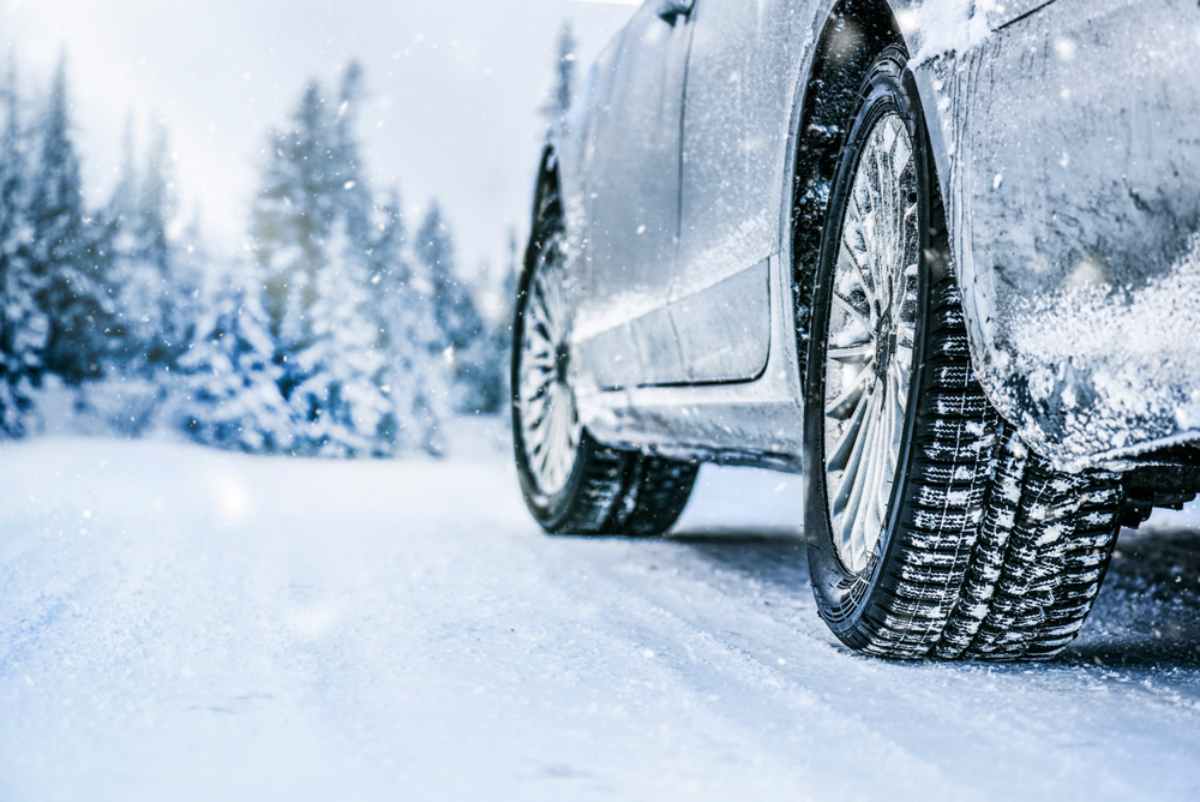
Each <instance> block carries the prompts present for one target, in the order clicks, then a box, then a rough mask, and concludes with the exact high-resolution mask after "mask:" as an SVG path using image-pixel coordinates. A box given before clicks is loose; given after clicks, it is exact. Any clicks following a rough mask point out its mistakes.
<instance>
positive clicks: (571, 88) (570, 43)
mask: <svg viewBox="0 0 1200 802" xmlns="http://www.w3.org/2000/svg"><path fill="white" fill-rule="evenodd" d="M578 47H579V42H578V40H577V39H576V38H575V29H574V28H573V27H572V26H571V21H570V20H564V21H563V24H562V27H561V28H560V29H559V32H558V40H557V43H556V48H555V54H554V79H553V83H552V84H551V88H550V95H549V97H547V98H546V102H545V103H544V104H543V105H542V116H543V117H544V118H545V119H546V130H547V134H548V135H549V134H552V133H554V132H555V131H556V130H557V129H558V127H559V126H561V125H563V123H564V121H565V120H566V116H567V112H568V111H569V110H570V108H571V101H572V99H573V97H574V94H575V66H576V56H575V51H576V50H577V49H578Z"/></svg>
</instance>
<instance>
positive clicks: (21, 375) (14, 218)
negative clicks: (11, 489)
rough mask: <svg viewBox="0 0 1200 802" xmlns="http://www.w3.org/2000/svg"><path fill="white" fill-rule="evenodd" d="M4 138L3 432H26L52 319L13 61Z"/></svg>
mask: <svg viewBox="0 0 1200 802" xmlns="http://www.w3.org/2000/svg"><path fill="white" fill-rule="evenodd" d="M3 104H4V111H5V119H4V128H3V138H2V139H0V437H23V436H24V435H26V434H28V433H29V431H30V429H31V428H33V426H34V425H35V417H36V410H35V409H34V401H33V389H34V387H35V386H37V385H39V384H40V383H41V377H42V371H43V367H44V366H43V361H42V359H43V349H44V348H45V345H46V335H47V331H48V322H47V320H46V316H45V314H44V313H43V312H42V310H41V309H40V307H39V305H38V303H37V293H38V282H37V281H36V280H35V276H34V271H33V265H32V260H31V255H32V254H31V246H32V244H33V228H32V225H31V222H30V218H29V201H30V196H29V181H28V178H29V176H28V172H27V171H28V160H27V158H26V146H27V139H26V132H25V130H24V129H23V128H22V125H21V114H20V109H21V98H20V92H19V87H18V81H17V69H16V62H15V60H11V61H10V63H9V69H8V74H7V77H6V80H5V84H4V87H3Z"/></svg>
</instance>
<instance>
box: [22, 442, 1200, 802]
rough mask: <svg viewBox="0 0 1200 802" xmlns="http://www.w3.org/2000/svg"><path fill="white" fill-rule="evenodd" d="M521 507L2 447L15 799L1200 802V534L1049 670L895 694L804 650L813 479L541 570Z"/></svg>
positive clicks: (397, 480)
mask: <svg viewBox="0 0 1200 802" xmlns="http://www.w3.org/2000/svg"><path fill="white" fill-rule="evenodd" d="M514 486H515V485H514V479H513V477H512V475H511V472H510V469H509V468H508V466H507V464H506V461H505V460H504V457H503V455H502V454H499V453H489V452H488V451H487V450H486V449H479V450H477V451H476V454H475V456H474V457H472V458H470V459H467V460H462V461H456V462H451V463H445V464H433V463H425V462H412V463H390V464H389V463H374V464H363V463H359V464H344V463H322V462H289V461H281V460H255V459H249V458H243V457H237V456H232V455H224V454H220V453H216V452H211V451H205V450H200V449H196V448H192V447H188V446H183V445H170V444H162V443H116V442H111V441H103V440H68V439H50V440H43V441H39V442H35V443H31V444H27V445H20V446H11V445H10V446H5V447H4V448H3V450H0V487H2V488H3V490H2V491H0V492H2V494H3V495H2V498H3V500H4V501H3V504H2V505H0V800H3V801H4V802H10V801H11V802H49V801H50V800H60V799H61V800H85V799H86V800H89V801H90V802H94V801H96V800H155V802H160V801H161V800H178V801H180V802H182V801H184V800H205V802H211V800H257V799H266V798H269V799H287V800H289V802H291V801H292V800H467V801H470V800H487V802H505V801H509V800H547V801H548V802H561V801H562V800H591V799H613V800H656V802H657V801H660V800H674V799H704V800H719V801H720V802H732V801H733V800H793V801H794V800H809V799H812V800H843V799H868V798H872V799H887V800H904V799H922V800H924V799H930V798H933V799H953V800H971V799H1018V798H1019V799H1026V800H1040V799H1046V800H1049V799H1054V800H1062V799H1089V800H1107V799H1112V800H1122V801H1124V800H1131V799H1180V800H1195V799H1198V798H1200V524H1193V525H1192V526H1193V529H1194V530H1195V533H1194V534H1193V533H1184V534H1176V533H1173V530H1174V529H1176V528H1183V529H1186V528H1187V526H1188V521H1189V520H1195V519H1190V518H1188V517H1187V516H1186V515H1185V516H1183V517H1178V516H1177V517H1175V518H1159V519H1156V522H1157V526H1156V529H1155V531H1154V532H1152V533H1150V534H1147V535H1139V536H1137V537H1136V538H1134V537H1130V538H1128V539H1126V540H1125V541H1124V542H1123V544H1122V550H1123V556H1122V557H1120V558H1119V559H1118V561H1117V563H1116V566H1115V568H1114V571H1113V573H1112V574H1111V575H1110V580H1109V583H1108V586H1107V589H1106V592H1105V593H1104V595H1103V597H1102V600H1101V602H1100V604H1099V607H1098V610H1097V613H1096V615H1095V616H1094V618H1093V620H1092V622H1091V624H1090V625H1089V626H1088V628H1087V629H1086V632H1085V635H1084V637H1083V638H1082V640H1081V641H1080V642H1079V643H1078V645H1077V646H1076V647H1074V648H1073V649H1072V650H1071V651H1070V653H1069V655H1068V656H1067V658H1066V659H1064V660H1062V661H1060V662H1056V663H1053V664H1049V665H1015V666H1002V667H996V666H980V665H966V666H961V665H932V664H922V665H899V664H885V663H882V662H879V661H876V660H870V659H864V658H860V657H857V656H855V655H853V654H850V653H849V652H847V651H846V650H845V649H843V648H842V647H840V646H839V645H837V644H836V643H835V642H834V641H833V640H832V638H831V636H830V635H829V634H828V633H827V631H826V630H825V628H824V627H823V625H822V624H821V622H820V621H819V620H818V619H817V616H816V612H815V609H814V603H813V601H812V598H811V591H810V589H809V587H808V576H807V570H806V567H805V555H804V545H803V543H802V542H801V541H800V540H799V539H798V538H797V537H796V536H795V533H794V532H792V531H790V530H789V529H788V527H787V526H786V523H787V521H788V520H794V515H795V509H794V508H795V504H796V502H795V491H796V485H795V482H794V481H793V480H790V479H788V478H786V477H783V478H781V477H776V476H771V475H766V474H758V473H751V472H742V473H735V472H728V471H726V472H716V471H713V472H709V473H707V474H706V475H705V476H704V477H703V478H702V485H701V487H700V491H699V492H700V495H699V497H698V498H697V501H696V503H695V504H694V506H693V509H691V510H689V513H688V515H687V518H686V520H685V521H684V523H683V525H682V534H680V535H679V536H676V537H674V538H673V539H670V540H666V541H633V540H625V539H608V540H584V539H572V538H562V539H548V538H544V537H542V536H540V535H539V534H538V533H537V532H536V531H535V529H534V527H533V526H532V524H531V523H530V521H529V519H528V518H527V517H526V515H525V513H524V511H523V509H522V507H521V504H520V500H519V497H518V496H517V493H516V491H515V490H514ZM781 522H782V524H783V525H782V526H781V525H780V524H781ZM1133 552H1138V556H1137V558H1136V559H1135V558H1134V556H1133Z"/></svg>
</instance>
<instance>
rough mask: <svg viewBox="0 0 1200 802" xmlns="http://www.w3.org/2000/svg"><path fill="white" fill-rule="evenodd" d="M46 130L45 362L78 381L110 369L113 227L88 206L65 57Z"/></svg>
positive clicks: (42, 222)
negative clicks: (92, 215) (107, 356)
mask: <svg viewBox="0 0 1200 802" xmlns="http://www.w3.org/2000/svg"><path fill="white" fill-rule="evenodd" d="M39 133H40V152H39V154H38V159H37V164H36V166H35V169H34V175H33V187H32V199H31V204H30V217H31V225H32V228H33V247H32V249H31V258H32V264H33V271H34V276H35V280H36V281H37V282H38V285H39V287H38V290H39V292H38V303H39V307H40V309H41V311H42V312H43V313H44V314H45V315H46V317H47V319H48V321H49V331H48V335H47V344H46V358H45V367H46V370H47V371H48V372H50V373H54V374H57V375H59V376H61V377H62V379H63V381H65V382H66V383H67V384H69V385H78V384H80V383H81V382H83V381H84V380H87V379H92V378H98V377H99V376H100V375H101V373H102V371H103V366H104V357H105V352H106V350H107V342H106V336H107V335H106V330H107V328H108V325H109V318H110V314H111V304H110V299H109V298H108V291H107V287H106V282H107V279H108V275H107V273H108V264H109V262H110V251H109V249H108V245H109V238H110V235H111V227H110V226H109V225H108V224H107V222H106V221H104V220H93V219H91V218H89V217H88V215H87V214H86V212H85V210H84V201H83V191H82V184H81V178H80V167H79V157H78V155H77V153H76V150H75V145H74V142H73V141H72V138H71V119H70V103H69V98H68V89H67V73H66V62H65V59H64V60H61V61H60V62H59V65H58V69H57V71H56V72H55V77H54V81H53V84H52V86H51V90H50V97H49V101H48V103H47V107H46V111H45V113H44V115H43V119H42V122H41V125H40V132H39Z"/></svg>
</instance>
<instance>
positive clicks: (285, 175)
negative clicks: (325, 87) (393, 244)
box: [251, 81, 345, 396]
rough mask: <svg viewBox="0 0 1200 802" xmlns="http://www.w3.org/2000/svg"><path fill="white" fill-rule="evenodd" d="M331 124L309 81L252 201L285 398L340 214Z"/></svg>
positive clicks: (273, 141)
mask: <svg viewBox="0 0 1200 802" xmlns="http://www.w3.org/2000/svg"><path fill="white" fill-rule="evenodd" d="M332 131H333V126H331V125H330V114H329V112H328V109H327V108H326V104H325V99H324V96H323V95H322V92H321V87H320V85H319V84H318V83H317V82H316V81H312V82H310V83H309V84H308V86H307V87H306V88H305V90H304V93H303V95H302V97H301V99H300V103H299V105H298V107H297V109H296V111H295V113H294V114H293V116H292V121H291V126H290V128H289V129H288V130H286V131H276V132H274V133H272V135H271V138H270V145H269V147H270V150H269V153H268V158H267V164H266V167H265V169H264V172H263V178H262V186H261V187H260V189H259V192H258V196H257V198H256V199H255V203H254V209H253V212H252V219H251V237H252V240H253V243H254V248H255V252H256V255H257V258H258V262H259V265H260V266H261V267H262V269H263V273H264V278H265V280H266V282H267V298H266V304H267V312H268V314H269V315H270V317H271V331H272V334H273V335H274V337H275V340H276V344H277V345H278V347H279V349H280V350H279V353H278V355H277V359H278V360H279V361H280V362H281V364H282V365H283V366H284V375H283V378H282V379H281V383H282V387H283V392H284V395H285V396H290V394H291V391H292V388H294V387H295V386H296V385H297V384H298V383H299V382H301V381H303V380H304V376H303V375H302V374H300V373H298V372H297V371H296V370H295V368H294V363H293V357H294V356H295V355H296V354H297V353H299V352H300V351H301V350H303V349H305V348H306V347H308V345H309V344H310V343H311V340H312V337H313V334H312V330H311V328H312V327H311V321H310V318H311V314H310V313H311V310H312V306H313V304H314V303H315V301H316V297H317V288H316V280H317V274H318V272H319V271H320V270H321V268H322V266H323V265H325V263H326V261H327V249H326V243H327V242H328V241H329V238H330V234H331V232H332V230H333V223H334V220H335V218H336V217H337V215H338V212H339V209H340V204H339V202H340V198H339V196H338V193H339V192H340V191H342V188H343V187H344V186H345V181H344V180H343V181H342V183H340V184H339V183H338V181H337V178H338V172H339V171H338V169H336V164H335V160H334V158H333V156H334V151H335V147H334V140H333V136H332Z"/></svg>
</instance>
